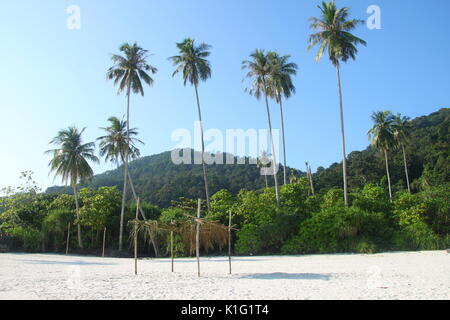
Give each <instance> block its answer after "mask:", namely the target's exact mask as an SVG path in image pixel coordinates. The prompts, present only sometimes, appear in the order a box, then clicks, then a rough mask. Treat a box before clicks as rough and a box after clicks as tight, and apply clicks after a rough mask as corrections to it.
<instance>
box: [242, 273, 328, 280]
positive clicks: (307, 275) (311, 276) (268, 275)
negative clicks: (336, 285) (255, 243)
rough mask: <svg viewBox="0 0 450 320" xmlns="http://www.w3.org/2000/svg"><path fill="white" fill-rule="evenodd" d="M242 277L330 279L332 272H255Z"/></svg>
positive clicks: (261, 278)
mask: <svg viewBox="0 0 450 320" xmlns="http://www.w3.org/2000/svg"><path fill="white" fill-rule="evenodd" d="M240 278H241V279H260V280H326V281H327V280H330V279H331V275H330V274H319V273H284V272H275V273H255V274H248V275H245V276H242V277H240Z"/></svg>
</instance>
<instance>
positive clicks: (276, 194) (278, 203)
mask: <svg viewBox="0 0 450 320" xmlns="http://www.w3.org/2000/svg"><path fill="white" fill-rule="evenodd" d="M263 86H264V97H265V99H266V113H267V121H268V123H269V134H270V144H271V145H272V155H273V163H272V166H273V180H274V183H275V197H276V198H277V207H279V206H280V194H279V191H278V178H277V170H276V167H277V156H276V154H275V144H274V142H273V135H272V121H271V120H270V110H269V100H268V99H267V88H266V82H265V80H263Z"/></svg>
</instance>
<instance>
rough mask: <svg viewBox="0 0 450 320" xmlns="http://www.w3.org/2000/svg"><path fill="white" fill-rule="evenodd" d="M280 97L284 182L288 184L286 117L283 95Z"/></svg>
mask: <svg viewBox="0 0 450 320" xmlns="http://www.w3.org/2000/svg"><path fill="white" fill-rule="evenodd" d="M278 98H279V99H280V117H281V136H282V139H283V160H284V161H283V163H284V167H283V178H284V184H287V176H286V142H285V139H284V117H283V102H282V98H281V95H279V96H278Z"/></svg>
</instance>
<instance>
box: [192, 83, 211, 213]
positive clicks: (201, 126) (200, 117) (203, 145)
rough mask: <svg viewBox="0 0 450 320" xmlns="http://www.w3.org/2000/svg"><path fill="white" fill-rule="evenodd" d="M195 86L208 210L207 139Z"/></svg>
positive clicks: (209, 209) (209, 207)
mask: <svg viewBox="0 0 450 320" xmlns="http://www.w3.org/2000/svg"><path fill="white" fill-rule="evenodd" d="M194 87H195V96H196V98H197V110H198V119H199V121H200V133H201V138H202V166H203V180H204V181H205V193H206V205H207V207H208V212H209V211H211V205H210V203H209V189H208V177H207V175H206V166H205V159H204V154H205V141H204V139H203V122H202V112H201V109H200V99H199V97H198V89H197V85H196V84H195V85H194Z"/></svg>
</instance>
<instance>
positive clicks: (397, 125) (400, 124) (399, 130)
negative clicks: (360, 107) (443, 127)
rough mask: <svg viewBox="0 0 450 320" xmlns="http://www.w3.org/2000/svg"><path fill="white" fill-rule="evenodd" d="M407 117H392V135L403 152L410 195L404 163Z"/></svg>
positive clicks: (407, 127)
mask: <svg viewBox="0 0 450 320" xmlns="http://www.w3.org/2000/svg"><path fill="white" fill-rule="evenodd" d="M409 120H410V118H409V117H404V116H402V115H401V114H400V113H398V114H397V115H396V116H394V135H395V139H396V140H397V143H398V145H399V146H400V147H401V148H402V152H403V164H404V166H405V176H406V185H407V186H408V192H409V193H411V188H410V186H409V175H408V163H407V162H406V152H405V145H406V143H407V142H408V138H409V137H408V135H409Z"/></svg>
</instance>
